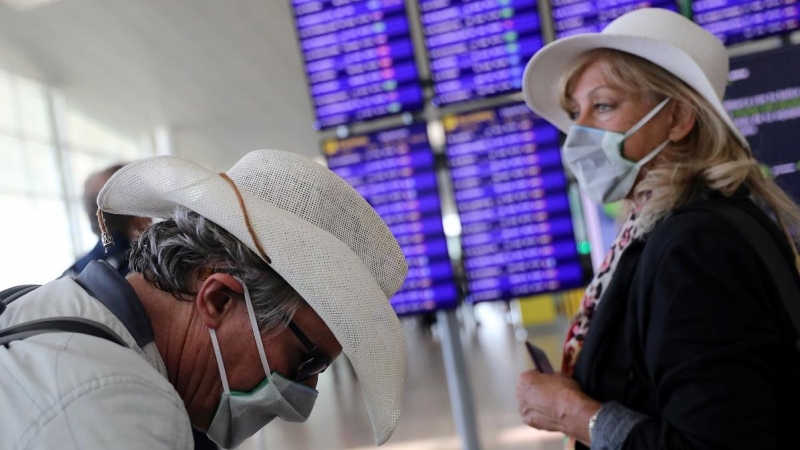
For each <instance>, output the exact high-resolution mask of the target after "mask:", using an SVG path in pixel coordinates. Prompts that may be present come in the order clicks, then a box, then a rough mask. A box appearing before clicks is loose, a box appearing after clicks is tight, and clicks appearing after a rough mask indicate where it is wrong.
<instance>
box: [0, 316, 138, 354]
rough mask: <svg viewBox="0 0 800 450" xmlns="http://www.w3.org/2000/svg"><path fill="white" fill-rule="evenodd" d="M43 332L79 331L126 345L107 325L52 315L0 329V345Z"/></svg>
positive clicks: (79, 318) (6, 344)
mask: <svg viewBox="0 0 800 450" xmlns="http://www.w3.org/2000/svg"><path fill="white" fill-rule="evenodd" d="M44 333H80V334H86V335H89V336H94V337H98V338H101V339H105V340H107V341H111V342H113V343H115V344H119V345H121V346H123V347H126V348H127V347H128V344H126V343H125V341H124V340H122V338H121V337H119V335H117V334H116V333H114V331H112V330H111V329H110V328H108V327H107V326H105V325H103V324H101V323H98V322H93V321H91V320H87V319H84V318H82V317H54V318H50V319H39V320H32V321H30V322H25V323H21V324H19V325H14V326H11V327H8V328H6V329H4V330H0V346H5V347H8V344H9V343H10V342H12V341H18V340H21V339H27V338H29V337H31V336H36V335H39V334H44Z"/></svg>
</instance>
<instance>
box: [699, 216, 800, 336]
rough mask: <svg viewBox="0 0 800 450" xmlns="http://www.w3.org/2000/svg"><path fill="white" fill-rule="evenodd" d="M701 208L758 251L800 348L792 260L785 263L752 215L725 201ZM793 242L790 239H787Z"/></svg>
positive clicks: (799, 300) (799, 301)
mask: <svg viewBox="0 0 800 450" xmlns="http://www.w3.org/2000/svg"><path fill="white" fill-rule="evenodd" d="M702 208H703V209H708V210H710V211H714V212H715V213H717V214H720V215H721V216H723V217H725V218H726V219H727V220H728V222H730V223H731V224H733V226H734V227H736V228H737V229H738V230H739V231H740V232H741V233H742V234H743V235H744V237H745V238H746V240H747V241H748V242H749V243H750V246H751V247H752V249H753V250H754V251H755V252H756V253H757V254H758V256H759V259H761V263H763V264H764V266H765V267H766V268H767V270H768V271H769V272H770V274H771V275H772V278H773V280H774V282H775V287H776V288H777V289H778V295H779V296H780V299H781V303H782V304H783V307H784V309H785V310H786V312H787V313H788V315H789V320H791V322H792V325H793V326H794V331H795V338H796V339H797V340H796V341H795V345H796V347H797V350H798V351H800V338H798V337H800V286H798V283H797V273H794V272H795V268H794V267H795V266H794V265H793V264H791V265H790V264H787V260H786V257H785V256H784V254H783V253H782V252H781V249H780V247H779V246H778V243H777V242H776V240H775V238H774V237H773V236H771V235H770V234H769V232H767V229H766V228H764V226H763V225H761V224H760V223H759V222H758V221H757V220H756V219H755V218H754V217H753V216H751V215H750V214H748V213H747V212H745V211H743V210H741V209H740V208H737V207H736V206H734V205H731V204H730V203H728V202H718V201H708V202H704V203H703V206H702ZM790 245H792V243H790Z"/></svg>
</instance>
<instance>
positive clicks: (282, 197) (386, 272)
mask: <svg viewBox="0 0 800 450" xmlns="http://www.w3.org/2000/svg"><path fill="white" fill-rule="evenodd" d="M227 174H228V176H229V177H230V178H231V179H232V180H233V181H234V183H236V185H237V186H238V187H239V188H240V189H242V190H245V191H247V192H249V193H250V194H253V195H255V196H256V197H258V198H259V199H261V200H263V201H265V202H269V203H271V204H273V205H275V206H277V207H278V208H280V209H283V210H284V211H287V212H290V213H292V214H294V215H296V216H298V217H300V218H301V219H303V220H305V221H306V222H309V223H311V224H313V225H316V226H317V227H319V228H322V229H323V230H325V231H327V232H329V233H330V234H332V235H333V236H335V237H336V238H337V239H338V240H339V241H341V242H343V243H344V244H346V245H347V246H348V247H350V249H351V250H352V251H353V252H354V253H355V254H356V255H358V257H359V258H360V259H361V260H362V262H363V263H364V265H365V266H366V267H367V269H369V271H370V273H371V274H372V276H373V277H374V278H375V281H376V282H377V283H378V284H379V285H380V287H381V290H383V292H384V294H386V298H387V299H388V298H390V297H391V296H393V295H394V294H395V293H396V292H397V291H398V290H399V289H400V287H401V286H402V284H403V281H404V280H405V277H406V274H407V272H408V265H407V263H406V260H405V257H404V256H403V252H402V250H401V249H400V246H399V245H398V243H397V239H395V238H394V236H393V235H392V232H391V231H390V230H389V228H388V227H387V226H386V223H385V222H384V221H383V220H382V219H381V218H380V216H378V214H377V213H376V212H375V210H374V209H373V208H372V207H371V206H370V205H369V203H367V201H366V200H364V198H363V197H362V196H361V195H359V193H358V192H357V191H356V190H355V189H353V188H352V187H351V186H350V185H349V184H347V182H345V181H344V180H343V179H342V178H340V177H339V176H337V175H336V174H334V173H333V172H331V171H330V170H329V169H328V168H326V167H323V166H321V165H320V164H317V163H315V162H314V161H311V160H309V159H307V158H304V157H302V156H300V155H297V154H294V153H290V152H282V151H274V150H256V151H253V152H250V153H248V154H247V155H245V156H244V157H243V158H242V159H241V160H239V162H237V163H236V165H234V166H233V167H232V168H231V169H230V170H229V171H228V172H227ZM266 251H267V254H269V249H266Z"/></svg>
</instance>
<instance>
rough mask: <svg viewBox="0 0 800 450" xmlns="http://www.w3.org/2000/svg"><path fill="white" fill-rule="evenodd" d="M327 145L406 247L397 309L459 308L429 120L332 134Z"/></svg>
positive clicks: (332, 160) (333, 162) (333, 161)
mask: <svg viewBox="0 0 800 450" xmlns="http://www.w3.org/2000/svg"><path fill="white" fill-rule="evenodd" d="M323 150H324V152H325V155H326V157H327V159H328V167H329V168H330V169H331V170H332V171H333V172H334V173H336V174H337V175H339V176H340V177H342V178H344V179H345V180H346V181H347V182H348V183H350V185H351V186H353V187H354V188H355V189H356V190H357V191H358V192H359V193H360V194H361V195H362V196H364V198H366V199H367V201H368V202H369V203H370V204H371V205H372V206H373V207H374V208H375V210H376V211H377V212H378V214H379V215H380V216H381V218H382V219H383V220H384V221H385V222H386V224H387V225H388V226H389V229H390V230H392V234H394V236H395V237H396V238H397V241H398V242H399V243H400V247H401V248H402V249H403V253H404V254H405V256H406V260H407V261H408V278H407V279H406V282H405V284H404V285H403V288H402V289H401V290H400V291H399V292H398V293H397V294H395V296H394V297H392V299H391V303H392V306H393V307H394V309H395V311H396V312H397V313H398V314H413V313H418V312H424V311H434V310H438V309H446V308H454V307H455V306H456V304H457V302H458V291H457V290H456V286H455V280H454V278H453V268H452V266H451V264H450V256H449V254H448V253H447V239H446V237H445V234H444V227H443V225H442V213H441V205H440V202H439V191H438V188H437V182H436V171H435V170H434V159H433V152H432V151H431V147H430V144H429V143H428V133H427V129H426V125H425V124H415V125H411V126H409V127H403V128H396V129H392V130H385V131H380V132H377V133H371V134H366V135H360V136H353V137H350V138H346V139H328V140H326V141H324V142H323Z"/></svg>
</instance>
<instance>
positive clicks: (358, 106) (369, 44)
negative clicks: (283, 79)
mask: <svg viewBox="0 0 800 450" xmlns="http://www.w3.org/2000/svg"><path fill="white" fill-rule="evenodd" d="M292 8H293V9H294V14H295V23H296V25H297V33H298V35H299V37H300V49H301V50H302V54H303V59H304V61H305V69H306V75H307V78H308V84H309V89H310V91H311V98H312V101H313V104H314V110H315V112H316V122H315V127H316V128H318V129H320V128H328V127H332V126H336V125H342V124H348V123H351V122H357V121H362V120H366V119H371V118H376V117H380V116H385V115H390V114H395V113H400V112H405V111H416V110H419V109H422V102H423V98H422V88H421V86H420V83H419V75H418V73H417V66H416V64H415V62H414V50H413V47H412V45H411V35H410V34H409V27H408V18H407V16H406V7H405V3H404V0H348V1H343V0H292Z"/></svg>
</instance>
